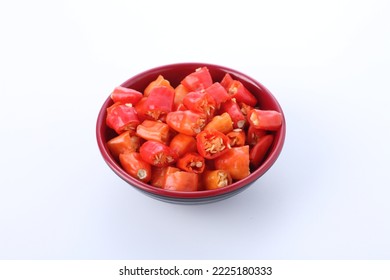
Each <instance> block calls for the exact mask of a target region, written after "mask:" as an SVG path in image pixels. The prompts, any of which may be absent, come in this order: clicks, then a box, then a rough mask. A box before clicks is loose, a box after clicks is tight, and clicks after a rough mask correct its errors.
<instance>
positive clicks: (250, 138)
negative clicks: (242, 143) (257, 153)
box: [247, 124, 267, 147]
mask: <svg viewBox="0 0 390 280" xmlns="http://www.w3.org/2000/svg"><path fill="white" fill-rule="evenodd" d="M265 135H267V131H266V130H265V129H257V128H255V127H254V126H253V125H252V124H249V128H248V132H247V143H248V145H249V146H251V147H253V146H254V145H256V144H257V142H259V140H260V139H261V138H263V137H264V136H265Z"/></svg>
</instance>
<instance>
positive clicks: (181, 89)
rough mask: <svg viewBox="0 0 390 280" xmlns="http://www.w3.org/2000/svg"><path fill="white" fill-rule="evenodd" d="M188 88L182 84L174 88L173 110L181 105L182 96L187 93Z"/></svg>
mask: <svg viewBox="0 0 390 280" xmlns="http://www.w3.org/2000/svg"><path fill="white" fill-rule="evenodd" d="M188 92H189V91H188V89H186V87H185V86H183V85H182V84H179V85H178V86H177V87H176V88H175V98H174V101H173V103H174V105H173V107H174V110H175V111H177V110H179V107H180V106H181V105H183V99H184V97H185V96H186V95H187V93H188Z"/></svg>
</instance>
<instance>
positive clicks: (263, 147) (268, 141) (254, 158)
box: [249, 134, 274, 168]
mask: <svg viewBox="0 0 390 280" xmlns="http://www.w3.org/2000/svg"><path fill="white" fill-rule="evenodd" d="M273 141H274V136H273V135H272V134H268V135H266V136H264V137H263V138H261V139H260V140H259V142H257V144H256V145H255V146H254V147H253V148H252V149H251V151H250V153H249V159H250V163H251V165H252V166H253V168H257V167H259V166H260V164H261V163H262V162H263V161H264V159H265V156H266V155H267V152H268V150H269V149H270V148H271V146H272V143H273Z"/></svg>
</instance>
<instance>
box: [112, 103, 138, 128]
mask: <svg viewBox="0 0 390 280" xmlns="http://www.w3.org/2000/svg"><path fill="white" fill-rule="evenodd" d="M106 124H107V126H108V127H110V128H112V129H113V130H115V132H116V133H117V134H121V133H122V132H124V131H126V130H135V129H136V127H137V125H139V119H138V116H137V112H136V110H135V109H134V107H133V106H131V104H121V103H120V102H117V103H114V104H113V105H111V106H110V107H109V108H107V118H106Z"/></svg>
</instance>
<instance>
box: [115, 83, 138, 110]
mask: <svg viewBox="0 0 390 280" xmlns="http://www.w3.org/2000/svg"><path fill="white" fill-rule="evenodd" d="M142 96H143V95H142V93H140V92H139V91H137V90H134V89H131V88H126V87H122V86H118V87H116V88H115V89H114V90H113V92H112V93H111V95H110V97H111V99H112V100H113V101H114V102H115V103H116V102H120V103H122V104H126V103H130V104H133V106H134V105H135V104H137V103H138V101H140V100H141V98H142Z"/></svg>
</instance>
